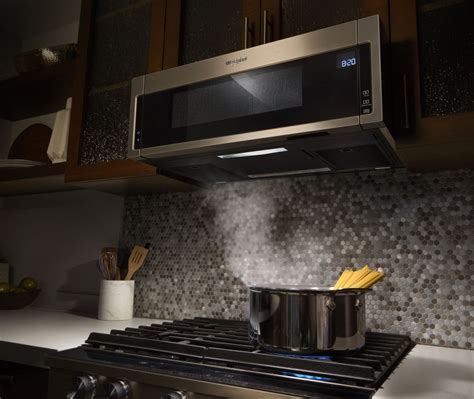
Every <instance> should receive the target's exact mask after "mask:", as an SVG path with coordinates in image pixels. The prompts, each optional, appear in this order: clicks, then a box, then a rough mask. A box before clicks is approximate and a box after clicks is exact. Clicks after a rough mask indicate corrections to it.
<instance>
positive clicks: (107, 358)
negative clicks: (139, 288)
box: [48, 318, 412, 399]
mask: <svg viewBox="0 0 474 399" xmlns="http://www.w3.org/2000/svg"><path fill="white" fill-rule="evenodd" d="M248 333H249V331H248V322H244V321H230V320H216V319H206V318H196V319H192V320H183V321H175V322H170V323H164V324H152V325H150V326H140V327H139V328H127V329H125V330H123V331H120V330H112V331H111V333H110V334H102V333H92V334H90V336H89V338H88V339H87V341H86V343H85V344H84V345H83V346H82V347H79V348H76V349H72V350H67V351H64V352H59V353H58V354H55V355H53V356H51V357H50V358H49V359H48V365H49V366H50V367H51V370H50V381H49V398H50V399H64V398H69V399H78V398H86V399H92V398H97V399H101V398H102V399H103V398H115V399H204V398H232V399H237V398H239V399H243V398H245V399H270V398H275V399H277V398H281V399H290V398H294V399H296V398H321V399H323V398H324V399H331V398H332V399H335V398H352V399H357V398H360V399H362V398H365V399H367V398H370V397H372V396H373V394H374V393H375V392H376V390H377V389H378V388H379V387H380V386H381V385H382V383H383V382H384V381H385V379H386V378H387V377H388V376H389V374H390V372H391V371H392V370H393V369H394V368H395V367H396V366H397V365H398V363H399V362H400V361H401V360H402V358H403V357H404V356H405V355H406V353H408V352H409V351H410V349H411V348H412V343H411V341H410V338H409V337H408V336H404V335H395V334H381V333H367V334H366V343H365V345H364V347H363V348H362V349H360V350H357V351H352V352H347V353H343V354H341V353H334V354H324V355H318V354H312V355H298V356H296V355H291V354H290V355H288V354H280V353H270V352H266V351H264V350H262V349H259V348H258V347H257V346H255V345H254V343H253V342H252V341H251V340H249V335H248Z"/></svg>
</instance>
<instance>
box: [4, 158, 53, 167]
mask: <svg viewBox="0 0 474 399" xmlns="http://www.w3.org/2000/svg"><path fill="white" fill-rule="evenodd" d="M40 165H46V164H45V163H44V162H37V161H30V160H28V159H0V168H10V169H16V168H30V167H32V166H40Z"/></svg>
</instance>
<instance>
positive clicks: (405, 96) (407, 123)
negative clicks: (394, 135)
mask: <svg viewBox="0 0 474 399" xmlns="http://www.w3.org/2000/svg"><path fill="white" fill-rule="evenodd" d="M403 103H404V106H405V126H404V127H405V129H409V128H410V118H409V115H408V85H407V74H406V73H404V74H403Z"/></svg>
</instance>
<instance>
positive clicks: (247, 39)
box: [167, 0, 280, 65]
mask: <svg viewBox="0 0 474 399" xmlns="http://www.w3.org/2000/svg"><path fill="white" fill-rule="evenodd" d="M176 4H179V6H178V7H179V8H180V13H179V14H175V19H174V20H172V21H169V20H168V21H167V23H168V24H169V23H171V24H172V25H174V26H179V27H180V29H179V35H180V38H179V49H178V63H179V64H180V65H182V64H188V63H191V62H195V61H199V60H202V59H206V58H211V57H215V56H217V55H221V54H226V53H230V52H233V51H238V50H241V49H244V48H246V47H253V46H257V45H259V44H263V43H265V42H270V41H273V40H276V39H278V38H279V37H280V31H279V29H280V1H279V0H228V1H221V0H181V1H176V2H175V7H176ZM264 21H265V22H264ZM172 51H173V49H172V48H169V52H172Z"/></svg>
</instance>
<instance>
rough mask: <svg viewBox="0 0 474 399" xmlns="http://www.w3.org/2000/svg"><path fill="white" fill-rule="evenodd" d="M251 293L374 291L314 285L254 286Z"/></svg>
mask: <svg viewBox="0 0 474 399" xmlns="http://www.w3.org/2000/svg"><path fill="white" fill-rule="evenodd" d="M248 289H249V291H254V292H261V291H267V292H274V293H283V292H285V293H293V294H300V293H312V294H338V293H340V294H345V293H347V294H348V293H365V292H370V291H372V289H371V288H340V289H338V288H334V287H317V286H312V285H265V284H263V285H252V286H249V287H248Z"/></svg>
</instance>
